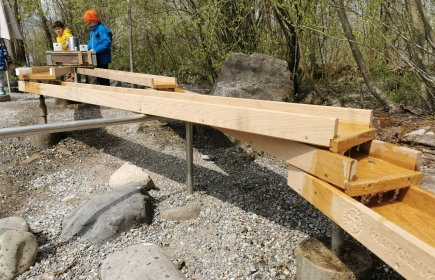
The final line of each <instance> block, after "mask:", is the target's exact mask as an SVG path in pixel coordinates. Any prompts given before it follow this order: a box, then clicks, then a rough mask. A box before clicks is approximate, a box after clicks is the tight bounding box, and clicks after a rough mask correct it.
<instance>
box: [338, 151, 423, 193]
mask: <svg viewBox="0 0 435 280" xmlns="http://www.w3.org/2000/svg"><path fill="white" fill-rule="evenodd" d="M353 158H355V159H356V160H358V168H357V171H356V179H355V180H353V181H349V182H346V186H345V193H346V194H348V195H349V196H353V197H355V196H361V195H367V194H374V193H379V192H386V191H390V190H395V189H401V188H405V187H409V186H411V185H416V184H421V183H422V182H423V173H422V172H418V171H414V170H409V169H406V168H403V167H400V166H396V165H394V164H391V163H388V162H386V161H384V160H381V159H378V158H374V157H371V156H367V155H364V154H359V155H356V156H353Z"/></svg>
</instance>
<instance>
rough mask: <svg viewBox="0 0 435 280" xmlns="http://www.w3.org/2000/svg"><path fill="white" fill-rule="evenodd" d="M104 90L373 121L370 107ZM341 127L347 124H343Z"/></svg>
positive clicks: (362, 123) (361, 123)
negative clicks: (344, 106)
mask: <svg viewBox="0 0 435 280" xmlns="http://www.w3.org/2000/svg"><path fill="white" fill-rule="evenodd" d="M93 70H105V69H93ZM106 71H109V73H112V72H113V71H114V70H106ZM114 72H121V73H124V75H119V76H117V75H113V76H114V77H113V79H114V80H118V81H122V82H128V83H131V82H133V83H134V79H132V80H129V79H127V78H126V77H129V76H130V75H132V74H134V75H133V76H132V77H134V78H136V79H139V78H140V79H143V80H144V81H145V79H146V77H147V76H150V75H147V74H139V73H126V72H122V71H114ZM77 73H79V74H86V73H94V72H91V71H90V69H84V68H78V69H77ZM89 75H90V74H89ZM151 76H152V75H151ZM157 77H160V76H157ZM61 84H62V85H64V86H68V87H79V88H83V89H95V90H101V89H102V88H103V86H98V85H88V84H80V83H61ZM142 85H144V86H148V87H151V83H148V85H145V84H142ZM104 90H107V91H114V92H120V93H131V94H140V95H142V94H147V95H150V96H151V95H153V96H160V97H166V98H171V99H177V100H191V101H196V102H204V103H211V104H213V103H215V102H217V103H219V104H224V105H228V106H240V104H241V103H242V104H243V106H245V107H250V108H255V109H262V110H272V111H282V112H288V113H295V114H301V115H310V116H318V117H325V118H337V119H340V121H344V122H348V123H350V124H352V125H353V127H354V128H361V129H363V130H364V129H368V128H370V124H371V122H372V117H373V112H372V111H371V110H363V109H354V108H340V107H330V106H317V105H307V104H297V103H288V102H274V101H266V100H254V99H244V98H231V97H221V96H210V95H202V94H198V93H194V92H189V91H185V95H181V94H177V93H171V92H161V91H147V92H146V93H145V92H144V90H140V89H131V88H119V87H111V88H110V89H108V88H105V89H104ZM343 127H344V128H347V127H348V126H346V125H343ZM365 133H366V132H365Z"/></svg>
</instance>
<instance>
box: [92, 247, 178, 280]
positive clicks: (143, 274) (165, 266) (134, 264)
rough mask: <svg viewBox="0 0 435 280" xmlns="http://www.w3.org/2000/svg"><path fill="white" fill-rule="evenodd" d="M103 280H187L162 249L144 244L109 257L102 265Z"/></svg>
mask: <svg viewBox="0 0 435 280" xmlns="http://www.w3.org/2000/svg"><path fill="white" fill-rule="evenodd" d="M100 275H101V279H102V280H115V279H116V280H123V279H125V280H176V279H186V277H184V275H183V273H182V272H181V271H179V270H178V269H177V267H176V266H175V264H174V263H172V262H171V260H170V259H168V258H167V256H166V255H165V254H164V253H163V251H162V250H161V249H160V247H158V246H156V245H153V244H149V243H144V244H137V245H133V246H130V247H128V248H126V249H124V250H121V251H118V252H115V253H113V254H111V255H109V256H108V257H107V258H106V259H105V260H104V261H103V264H102V265H101V268H100Z"/></svg>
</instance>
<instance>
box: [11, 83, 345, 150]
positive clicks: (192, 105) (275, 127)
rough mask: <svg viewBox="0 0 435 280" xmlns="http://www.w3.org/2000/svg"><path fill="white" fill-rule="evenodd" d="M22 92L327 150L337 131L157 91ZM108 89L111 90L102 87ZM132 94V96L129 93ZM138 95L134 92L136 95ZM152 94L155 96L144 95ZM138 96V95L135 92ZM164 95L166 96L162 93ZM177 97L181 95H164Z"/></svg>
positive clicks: (33, 87) (30, 88)
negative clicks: (316, 146)
mask: <svg viewBox="0 0 435 280" xmlns="http://www.w3.org/2000/svg"><path fill="white" fill-rule="evenodd" d="M18 84H19V89H20V90H21V91H24V92H31V93H36V94H42V95H47V96H52V97H57V98H62V99H68V100H74V101H79V102H84V103H90V104H96V105H102V106H107V107H112V108H118V109H123V110H127V111H133V112H138V113H143V114H149V115H154V116H159V117H164V118H172V119H178V120H182V121H188V122H192V123H200V124H204V125H210V126H216V127H222V128H229V129H233V130H241V131H246V132H250V133H255V134H263V135H269V136H272V137H277V138H283V139H289V140H293V141H298V142H304V143H310V144H314V145H321V146H322V145H323V146H325V145H326V146H328V145H329V141H330V139H331V138H334V136H335V135H336V131H337V126H338V125H337V123H338V120H337V119H335V118H322V117H313V116H309V115H300V114H293V113H287V112H280V111H270V110H261V109H253V108H247V107H245V106H243V100H240V106H238V107H236V106H228V105H223V104H213V103H201V102H196V101H191V100H181V99H172V98H167V97H160V96H159V94H160V93H161V92H159V91H156V90H148V91H146V90H141V91H140V93H141V94H132V93H119V92H116V91H112V90H93V89H87V90H83V89H81V88H75V87H69V86H58V85H49V84H35V83H29V82H23V81H20V82H19V83H18ZM103 88H110V87H103ZM131 92H135V91H134V90H133V89H131ZM136 92H137V91H136ZM150 92H153V93H154V94H155V96H150V95H146V94H147V93H150ZM137 93H139V92H137ZM165 93H166V92H165ZM166 94H178V95H181V96H183V95H185V94H181V93H166ZM209 98H210V97H209Z"/></svg>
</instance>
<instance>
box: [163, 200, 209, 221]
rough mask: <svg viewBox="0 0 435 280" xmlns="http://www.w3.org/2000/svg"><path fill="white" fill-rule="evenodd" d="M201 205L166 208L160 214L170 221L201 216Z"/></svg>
mask: <svg viewBox="0 0 435 280" xmlns="http://www.w3.org/2000/svg"><path fill="white" fill-rule="evenodd" d="M200 212H201V206H199V205H195V204H190V205H186V206H182V207H175V208H171V209H164V210H162V211H161V213H160V215H161V216H162V218H163V219H166V220H168V221H186V220H192V219H196V218H198V217H199V214H200Z"/></svg>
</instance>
